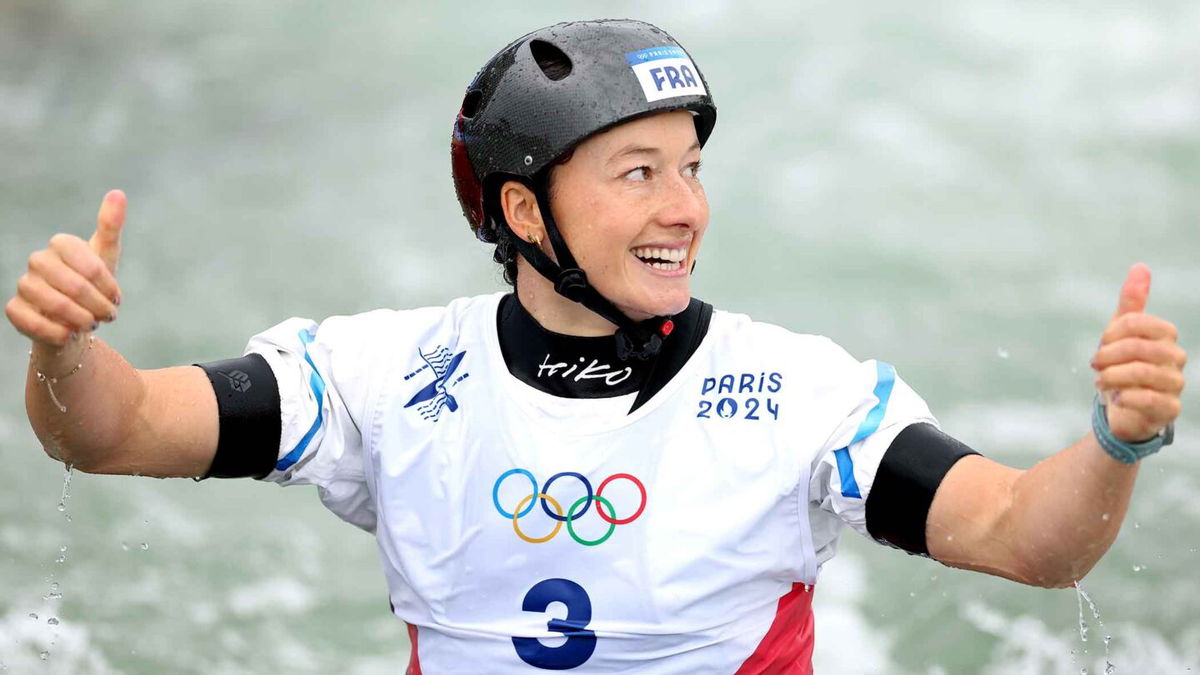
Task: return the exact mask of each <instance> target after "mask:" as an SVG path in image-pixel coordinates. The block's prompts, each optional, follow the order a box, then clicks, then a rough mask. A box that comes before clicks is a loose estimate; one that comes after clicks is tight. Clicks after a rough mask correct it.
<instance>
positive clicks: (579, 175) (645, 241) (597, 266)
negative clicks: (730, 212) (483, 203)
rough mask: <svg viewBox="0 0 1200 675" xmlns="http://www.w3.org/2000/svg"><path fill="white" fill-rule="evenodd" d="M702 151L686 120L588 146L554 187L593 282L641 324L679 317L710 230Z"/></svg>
mask: <svg viewBox="0 0 1200 675" xmlns="http://www.w3.org/2000/svg"><path fill="white" fill-rule="evenodd" d="M699 168H700V143H699V141H698V140H697V139H696V125H695V124H694V123H693V122H692V114H691V113H689V112H687V111H673V112H666V113H661V114H658V115H654V116H651V117H644V118H641V119H638V120H634V121H632V122H627V123H625V124H622V125H620V126H617V127H614V128H612V129H610V130H608V131H606V132H604V133H600V134H597V135H595V136H592V137H591V138H589V139H587V140H586V141H584V142H583V143H581V144H579V146H578V147H577V148H576V149H575V153H574V155H573V156H572V157H571V159H570V160H569V161H567V162H566V163H564V164H562V165H560V166H557V167H555V168H554V170H553V174H552V177H551V186H552V190H551V200H550V202H551V208H552V209H553V211H554V218H555V220H556V221H557V223H558V226H559V229H560V231H561V232H562V235H563V238H564V239H565V240H566V242H567V246H568V247H569V248H570V249H571V253H572V254H574V255H575V259H576V261H577V262H578V263H579V266H580V267H581V268H582V269H583V270H584V271H585V272H586V273H587V275H588V280H589V281H590V282H591V283H592V285H593V286H594V287H595V288H596V290H597V291H599V292H600V293H601V294H602V295H603V296H604V297H606V298H608V299H609V300H610V301H612V303H613V304H614V305H616V306H617V308H618V309H620V310H621V311H622V312H624V313H625V314H626V315H628V316H630V317H632V318H634V319H638V320H641V319H646V318H649V317H652V316H661V315H666V314H676V313H678V312H681V311H683V310H684V309H685V308H686V307H687V305H688V301H689V300H690V299H691V290H690V288H689V285H688V277H689V274H690V271H691V269H692V263H693V262H694V261H695V259H696V252H697V251H698V250H699V248H700V239H701V238H702V237H703V236H704V230H705V229H706V228H707V227H708V200H707V199H706V198H705V196H704V188H703V187H701V185H700V181H699V179H698V178H697V171H698V170H699Z"/></svg>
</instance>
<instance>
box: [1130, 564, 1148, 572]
mask: <svg viewBox="0 0 1200 675" xmlns="http://www.w3.org/2000/svg"><path fill="white" fill-rule="evenodd" d="M1144 569H1146V566H1145V565H1134V566H1133V571H1134V572H1141V571H1142V570H1144Z"/></svg>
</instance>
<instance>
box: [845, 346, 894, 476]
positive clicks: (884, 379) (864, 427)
mask: <svg viewBox="0 0 1200 675" xmlns="http://www.w3.org/2000/svg"><path fill="white" fill-rule="evenodd" d="M875 370H876V379H875V398H876V400H877V401H878V402H877V403H876V404H875V407H874V408H871V411H870V412H868V413H867V416H866V418H865V419H863V421H862V423H860V424H859V425H858V431H856V432H855V433H854V440H852V441H850V444H849V445H847V446H846V447H844V448H839V449H837V450H834V451H833V455H834V457H835V458H836V459H837V467H838V475H839V476H841V478H842V496H843V497H851V498H854V499H862V492H860V491H859V489H858V481H856V480H854V460H853V459H851V458H850V446H851V445H854V444H855V443H857V442H859V441H861V440H863V439H864V438H866V437H867V436H870V435H871V434H873V433H875V431H876V430H878V429H879V424H880V423H881V422H883V416H884V414H886V413H887V404H888V399H890V398H891V397H892V386H893V385H894V384H895V383H896V369H895V368H893V367H892V365H891V364H890V363H884V362H883V361H876V362H875Z"/></svg>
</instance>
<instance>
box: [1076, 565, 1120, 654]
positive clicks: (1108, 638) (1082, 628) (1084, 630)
mask: <svg viewBox="0 0 1200 675" xmlns="http://www.w3.org/2000/svg"><path fill="white" fill-rule="evenodd" d="M1075 594H1076V596H1077V598H1078V600H1079V639H1080V640H1082V641H1083V642H1087V634H1088V624H1087V621H1085V620H1084V618H1083V603H1084V602H1087V604H1088V607H1089V608H1090V609H1091V610H1092V618H1093V619H1095V620H1096V625H1097V626H1098V627H1099V628H1100V630H1102V631H1103V630H1105V628H1104V621H1103V620H1102V619H1101V618H1100V610H1098V609H1096V603H1094V602H1092V598H1091V596H1089V595H1088V594H1087V591H1085V590H1083V587H1082V586H1080V585H1079V582H1078V581H1076V582H1075ZM1110 642H1112V635H1111V634H1109V633H1108V632H1107V631H1105V633H1104V674H1105V675H1112V674H1113V673H1115V672H1117V667H1116V666H1115V665H1113V663H1112V661H1111V660H1110V658H1109V655H1110V652H1109V643H1110ZM1084 653H1085V654H1086V653H1087V650H1086V649H1085V650H1084ZM1083 672H1084V673H1086V672H1087V669H1086V668H1084V670H1083Z"/></svg>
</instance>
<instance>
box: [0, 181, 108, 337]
mask: <svg viewBox="0 0 1200 675" xmlns="http://www.w3.org/2000/svg"><path fill="white" fill-rule="evenodd" d="M124 224H125V193H123V192H121V191H120V190H113V191H111V192H109V193H108V194H106V195H105V196H104V201H103V202H102V203H101V204H100V214H99V215H98V216H97V218H96V231H95V233H94V234H92V237H91V239H89V240H87V241H84V240H83V239H81V238H79V237H77V236H75V235H73V234H62V233H60V234H56V235H54V236H53V237H51V238H50V243H49V245H48V246H47V247H46V248H45V249H42V250H40V251H35V252H34V253H32V254H30V256H29V269H28V271H26V272H25V274H23V275H22V276H21V278H20V279H18V280H17V294H16V295H15V296H13V297H12V299H10V300H9V301H8V304H6V305H5V306H4V313H5V314H6V315H7V316H8V320H9V321H11V322H12V324H13V326H14V327H16V329H17V330H18V331H20V332H21V333H23V334H25V335H26V336H28V337H30V338H32V339H33V340H34V342H39V343H42V344H48V345H64V344H66V343H67V342H69V341H71V340H72V339H74V338H77V337H79V336H80V335H82V334H84V333H87V332H90V331H94V330H96V328H98V327H99V325H100V322H102V321H115V320H116V318H117V305H119V304H121V289H120V287H119V286H118V285H117V279H116V276H115V274H116V271H117V261H118V260H119V259H120V257H121V227H122V226H123V225H124Z"/></svg>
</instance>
